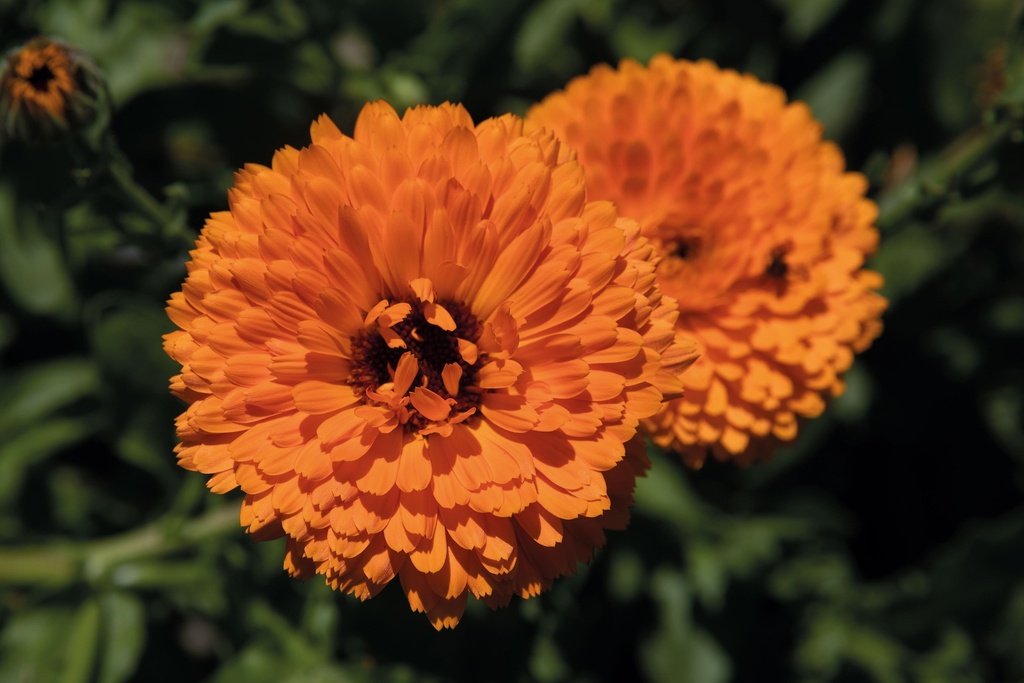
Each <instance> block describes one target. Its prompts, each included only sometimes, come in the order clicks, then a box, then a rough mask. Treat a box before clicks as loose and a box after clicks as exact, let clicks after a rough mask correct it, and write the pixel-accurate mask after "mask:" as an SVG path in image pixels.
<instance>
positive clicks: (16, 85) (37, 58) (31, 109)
mask: <svg viewBox="0 0 1024 683" xmlns="http://www.w3.org/2000/svg"><path fill="white" fill-rule="evenodd" d="M104 87H105V86H104V85H103V81H102V77H101V76H100V75H99V73H98V72H97V71H96V68H95V67H94V66H93V65H92V64H91V63H90V62H89V60H88V59H87V58H86V57H85V55H83V54H82V53H81V52H79V51H77V50H73V49H71V48H69V47H68V46H66V45H64V44H62V43H59V42H56V41H52V40H50V39H49V38H34V39H33V40H31V41H29V42H28V43H26V44H25V45H23V46H22V47H21V48H18V49H15V50H12V51H11V52H10V53H8V54H7V56H6V58H5V59H4V65H3V71H2V73H0V117H2V118H0V121H2V130H3V132H4V134H6V135H7V136H9V137H22V138H27V139H34V138H47V137H53V136H55V135H56V134H58V133H60V132H62V131H64V130H66V129H67V128H68V126H69V125H82V124H85V123H87V122H88V121H90V120H91V119H92V118H94V117H95V115H96V111H97V108H96V107H97V98H98V94H99V92H100V91H101V90H102V89H103V88H104Z"/></svg>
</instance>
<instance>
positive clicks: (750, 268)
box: [527, 55, 886, 466]
mask: <svg viewBox="0 0 1024 683" xmlns="http://www.w3.org/2000/svg"><path fill="white" fill-rule="evenodd" d="M527 120H528V129H530V128H536V129H550V130H552V131H554V132H555V133H556V134H557V135H558V136H559V138H560V139H561V140H563V141H564V142H565V143H566V145H567V147H568V149H567V150H566V153H567V154H568V153H571V152H569V150H574V151H575V152H576V153H578V158H579V161H580V163H581V164H582V165H583V167H584V169H585V173H586V178H587V191H588V195H589V196H590V197H591V198H594V199H606V200H610V201H612V202H614V203H615V204H616V206H617V208H618V210H619V213H620V214H621V215H623V216H629V217H632V218H635V219H636V220H637V221H639V223H640V224H641V227H642V230H643V234H644V235H645V236H647V237H648V238H649V239H650V240H651V241H652V242H653V243H654V244H655V245H656V246H657V248H658V250H659V252H660V254H661V256H662V260H661V263H660V266H659V268H658V280H659V282H660V285H661V288H662V289H663V290H664V292H665V293H666V295H669V296H673V297H675V298H676V299H678V301H679V308H680V316H679V319H678V328H679V330H680V331H684V332H686V333H688V334H691V335H692V336H693V337H694V338H695V339H696V340H697V344H698V347H699V352H700V358H699V360H698V361H697V362H696V363H695V365H694V367H693V368H692V369H691V370H690V371H689V372H687V373H686V374H685V375H684V376H683V384H684V387H685V392H684V394H683V396H681V397H679V398H676V399H674V400H672V401H670V402H669V403H667V404H666V407H665V408H664V409H663V410H662V411H661V412H660V413H659V414H658V415H656V416H655V417H653V418H648V419H646V420H645V426H646V428H647V429H648V430H649V431H650V433H651V435H652V437H653V439H654V440H655V441H656V442H657V443H659V444H660V445H662V446H666V447H671V448H674V449H676V450H677V451H679V452H680V453H681V454H682V456H683V458H684V459H685V460H686V462H688V463H689V464H691V465H694V466H699V465H700V464H701V463H703V462H704V460H705V458H706V457H707V455H708V454H709V453H710V454H711V455H713V456H714V457H716V458H719V459H733V460H736V461H738V462H741V463H749V462H752V461H754V460H757V459H760V458H764V457H767V456H768V454H770V452H771V451H772V449H773V448H774V447H775V446H776V445H777V444H778V443H779V442H783V441H788V440H791V439H793V438H794V437H795V436H796V434H797V429H798V422H799V420H800V418H811V417H815V416H817V415H818V414H819V413H821V411H822V410H823V408H824V407H825V402H826V400H827V399H828V398H830V397H835V396H838V395H839V394H841V393H842V392H843V390H844V383H843V380H842V373H843V372H844V371H846V370H847V369H849V367H850V365H851V363H852V362H853V358H854V355H855V354H856V353H859V352H861V351H863V350H865V349H866V348H867V347H868V346H869V345H870V344H871V342H872V341H873V340H874V339H875V337H877V336H878V334H879V333H880V332H881V322H880V316H881V314H882V312H883V311H884V309H885V307H886V302H885V300H884V299H883V298H882V297H881V296H880V295H879V294H878V293H877V290H878V289H879V288H880V287H881V285H882V279H881V276H880V275H879V274H878V273H875V272H873V271H871V270H868V269H865V268H864V262H865V259H866V258H867V256H869V255H870V254H871V253H872V252H873V251H874V249H875V247H876V245H877V242H878V231H877V229H876V228H875V226H874V221H875V218H876V215H877V209H876V207H875V205H874V204H873V203H872V202H871V201H869V200H868V199H866V198H865V197H864V193H865V191H866V189H867V182H866V180H865V178H864V177H863V176H861V175H860V174H857V173H849V172H846V171H845V168H844V159H843V156H842V154H841V152H840V151H839V149H838V147H837V146H836V145H834V144H833V143H831V142H827V141H823V140H822V127H821V125H820V124H819V123H818V122H817V121H815V120H814V119H813V117H812V116H811V113H810V111H809V109H808V108H807V106H805V105H804V104H802V103H799V102H794V103H789V104H787V102H786V97H785V94H784V93H783V92H782V90H781V89H779V88H777V87H775V86H772V85H768V84H764V83H761V82H759V81H757V80H756V79H755V78H753V77H751V76H747V75H741V74H738V73H736V72H733V71H728V70H722V69H719V68H718V67H716V66H715V65H714V64H711V63H710V62H706V61H704V62H696V63H694V62H688V61H682V60H674V59H672V58H671V57H668V56H666V55H659V56H657V57H655V58H654V59H653V60H652V61H651V62H650V64H649V66H647V67H644V66H642V65H640V64H638V63H636V62H634V61H631V60H625V61H623V62H622V63H621V64H620V65H619V67H618V68H617V69H615V68H612V67H610V66H607V65H602V66H598V67H596V68H594V69H593V70H592V71H591V72H590V73H589V74H588V75H585V76H581V77H579V78H577V79H575V80H574V81H572V82H571V83H570V84H569V85H568V86H567V87H566V89H565V90H564V91H561V92H558V93H555V94H552V95H550V96H549V97H547V98H546V99H545V100H544V101H543V102H542V103H540V104H539V105H537V106H535V107H534V108H533V109H532V110H531V111H530V112H529V113H528V115H527Z"/></svg>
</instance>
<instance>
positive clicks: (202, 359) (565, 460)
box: [165, 102, 693, 628]
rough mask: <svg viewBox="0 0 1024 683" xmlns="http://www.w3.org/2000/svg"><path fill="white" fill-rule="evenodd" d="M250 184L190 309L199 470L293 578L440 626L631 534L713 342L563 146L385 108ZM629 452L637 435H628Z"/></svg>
mask: <svg viewBox="0 0 1024 683" xmlns="http://www.w3.org/2000/svg"><path fill="white" fill-rule="evenodd" d="M311 133H312V144H311V145H310V146H309V147H305V148H303V149H302V150H295V149H292V148H284V149H282V150H280V151H278V152H277V154H275V156H274V160H273V165H272V168H266V167H263V166H257V165H248V166H246V167H245V168H244V170H242V171H240V172H239V173H238V174H237V176H236V184H235V188H234V189H233V190H232V191H231V193H230V197H229V198H230V205H231V210H230V211H229V212H221V213H215V214H213V215H212V216H211V217H210V219H209V220H208V221H207V223H206V226H205V227H204V228H203V231H202V234H201V235H200V237H199V240H198V241H197V245H196V249H195V250H194V251H193V252H192V261H191V262H190V263H189V264H188V269H189V274H188V278H187V279H186V281H185V284H184V286H183V288H182V291H181V292H176V293H175V294H174V295H173V296H172V297H171V300H170V302H169V307H168V313H169V315H170V317H171V318H172V319H173V321H174V322H175V323H176V324H177V326H178V327H179V328H180V330H179V331H175V332H172V333H170V334H169V335H167V337H166V344H165V347H166V350H167V352H168V353H169V354H170V356H171V357H172V358H174V359H175V360H177V361H179V362H180V363H181V364H182V371H181V374H180V375H178V376H176V377H174V378H173V379H172V381H171V388H172V390H173V392H174V393H175V394H177V395H178V396H180V397H181V398H183V399H185V400H186V401H187V402H188V403H189V404H190V405H189V407H188V409H187V410H186V412H185V413H184V414H183V415H182V416H181V417H180V418H179V420H178V434H179V436H180V438H181V440H182V443H181V444H180V446H179V448H178V453H179V461H180V464H181V465H182V466H183V467H185V468H187V469H191V470H196V471H199V472H204V473H206V474H211V475H213V477H212V479H211V480H210V482H209V485H210V487H211V488H212V489H213V490H214V491H215V492H218V493H223V492H226V491H229V490H231V489H233V488H235V487H236V486H238V487H241V489H242V490H243V491H244V492H245V494H246V496H245V500H244V502H243V504H242V512H241V522H242V524H243V526H245V527H247V528H248V530H249V532H250V533H252V534H254V535H255V536H256V537H257V538H259V539H265V538H273V537H277V536H281V535H286V536H287V538H288V552H287V557H286V559H285V567H286V568H287V569H288V571H289V572H290V573H292V574H293V575H295V576H301V577H306V576H309V575H311V574H313V573H319V574H324V575H325V577H326V580H327V582H328V583H329V584H330V585H331V586H333V587H335V588H337V589H340V590H345V591H348V592H351V593H354V594H355V595H357V596H358V597H360V598H362V599H365V598H369V597H371V596H373V595H375V594H376V593H377V592H378V591H380V590H381V589H382V588H383V587H384V585H385V584H387V583H388V582H389V581H391V580H392V579H393V578H394V577H395V576H398V577H399V580H400V582H401V584H402V587H403V588H404V590H405V592H406V595H407V597H408V600H409V604H410V606H411V607H412V608H413V609H414V610H416V611H422V612H426V613H427V615H428V617H429V618H430V620H431V622H432V623H433V625H434V626H435V628H441V627H442V626H445V627H451V626H454V625H455V624H456V623H457V622H458V620H459V618H460V616H461V614H462V611H463V608H464V606H465V603H466V598H467V595H468V593H473V594H474V595H475V596H477V597H478V598H481V599H483V600H484V601H485V602H487V604H489V605H491V606H492V607H497V606H500V605H503V604H506V603H507V602H508V601H509V600H510V598H511V596H512V595H513V594H517V595H521V596H523V597H528V596H531V595H534V594H536V593H538V592H540V591H541V590H544V589H545V588H547V587H548V586H549V585H550V584H551V581H552V580H553V579H554V578H556V577H557V576H559V575H562V574H567V573H572V572H574V571H575V569H576V563H577V562H578V561H580V560H583V561H585V560H587V559H589V556H590V554H591V553H592V552H593V550H594V548H595V547H597V546H599V545H601V544H602V543H603V542H604V533H603V530H604V529H606V528H619V527H621V526H623V525H624V523H625V521H626V519H627V517H628V507H629V504H630V503H631V496H632V490H633V485H634V480H635V477H636V475H637V474H638V473H640V472H642V471H643V469H644V468H645V467H646V459H645V456H644V453H643V450H642V443H641V442H640V441H639V440H638V439H634V435H635V434H636V432H637V429H638V426H639V421H640V420H641V419H643V418H647V417H651V416H653V415H654V414H655V413H656V412H657V411H658V409H659V408H660V407H661V403H662V399H663V396H665V395H675V394H677V393H678V391H679V390H680V384H679V380H678V376H677V375H678V373H679V372H681V371H682V369H683V368H685V367H686V365H687V364H688V363H689V362H691V361H692V357H693V353H692V347H690V348H687V347H686V346H685V345H682V344H680V345H673V340H674V338H675V336H676V333H675V329H674V324H675V318H676V312H675V310H676V309H675V302H674V301H672V300H670V299H668V298H663V297H662V296H661V294H660V291H659V290H658V288H657V286H656V284H655V276H654V268H655V265H656V263H655V261H654V260H653V258H652V256H653V252H654V249H653V247H652V246H651V245H650V243H648V242H647V240H645V239H644V238H643V237H641V236H640V234H639V226H637V225H636V223H634V222H632V221H622V220H619V219H617V217H616V213H615V210H614V208H613V207H612V205H611V204H610V203H607V202H602V203H586V201H585V196H584V186H583V173H582V170H581V169H580V167H579V165H578V164H577V163H576V162H575V161H574V160H571V159H568V160H565V161H561V162H560V161H558V157H559V145H558V143H557V142H556V141H555V139H554V138H553V136H551V135H550V134H547V133H535V134H531V135H524V133H523V121H522V120H521V119H518V118H516V117H513V116H505V117H502V118H499V119H491V120H488V121H485V122H483V123H481V124H480V125H478V126H474V124H473V121H472V120H471V119H470V117H469V115H468V114H467V113H466V111H465V110H464V109H463V108H462V107H460V106H453V105H442V106H440V107H418V108H415V109H411V110H409V111H408V112H407V113H406V114H405V116H404V117H402V118H401V119H400V118H399V117H398V115H397V114H396V113H395V111H394V110H393V109H392V108H391V107H390V106H388V105H387V104H385V103H383V102H378V103H375V104H370V105H367V106H366V107H365V108H364V109H363V111H362V113H361V114H360V116H359V120H358V121H357V123H356V127H355V133H354V136H353V137H351V138H350V137H347V136H345V135H343V134H341V133H340V132H339V131H338V129H337V128H336V127H335V126H334V124H333V123H332V122H331V121H330V120H329V119H328V118H326V117H321V118H320V119H319V120H318V121H316V122H315V123H314V124H313V126H312V131H311ZM631 439H632V440H633V441H632V443H631V444H630V447H629V449H628V455H627V449H626V448H625V447H624V444H626V443H627V442H630V441H631Z"/></svg>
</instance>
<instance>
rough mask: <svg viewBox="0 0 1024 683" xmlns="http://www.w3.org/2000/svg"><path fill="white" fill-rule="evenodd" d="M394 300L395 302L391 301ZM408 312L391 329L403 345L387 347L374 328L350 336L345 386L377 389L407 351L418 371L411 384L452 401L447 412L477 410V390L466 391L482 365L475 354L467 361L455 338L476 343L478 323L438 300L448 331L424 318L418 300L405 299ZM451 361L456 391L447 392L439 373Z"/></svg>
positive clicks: (461, 309)
mask: <svg viewBox="0 0 1024 683" xmlns="http://www.w3.org/2000/svg"><path fill="white" fill-rule="evenodd" d="M393 303H400V302H397V301H396V302H393ZM406 303H408V304H410V305H411V306H412V312H411V313H410V314H409V315H408V316H406V318H405V319H404V320H402V321H401V322H399V323H397V324H396V325H394V326H392V327H391V330H392V331H393V332H394V333H395V334H397V335H398V336H399V337H401V339H402V341H404V342H405V348H401V347H398V348H392V347H390V346H388V345H387V341H385V339H384V338H383V337H382V336H381V335H380V334H379V332H378V331H377V330H376V329H374V330H372V331H369V332H361V333H360V334H359V335H357V336H356V337H355V338H353V340H352V371H351V376H350V379H349V384H351V385H352V386H354V387H357V388H359V389H363V390H364V391H365V390H370V391H376V390H377V388H378V387H379V386H380V385H382V384H384V383H386V382H390V381H392V380H393V379H394V371H395V367H396V366H397V365H398V361H399V359H401V357H402V356H403V355H404V354H406V353H411V354H413V355H414V356H415V357H416V360H417V361H418V364H419V372H418V373H417V375H416V379H415V380H414V381H413V384H412V386H413V388H415V387H418V386H424V379H425V380H426V383H425V386H426V388H427V389H430V390H431V391H433V392H434V393H436V394H437V395H439V396H441V397H442V398H453V399H455V406H454V407H453V408H452V412H453V413H457V412H462V411H466V410H469V409H470V408H477V407H479V405H480V392H479V391H472V390H467V387H470V386H473V385H475V384H476V372H477V370H479V369H480V367H481V366H482V365H483V363H484V358H483V356H482V355H481V356H480V357H478V358H476V361H475V362H474V363H469V362H468V361H466V359H464V358H463V357H462V354H461V353H459V339H460V338H461V339H464V340H466V341H470V342H472V343H474V344H475V343H476V342H477V340H478V339H479V337H480V323H479V322H478V321H477V319H476V316H474V315H473V314H472V313H470V312H469V311H468V310H466V309H465V308H464V307H463V306H461V305H460V304H458V303H456V302H454V301H438V304H440V305H441V306H444V308H445V310H447V311H448V312H449V313H450V314H451V316H452V319H453V320H454V321H455V330H453V331H451V332H449V331H447V330H443V329H441V328H440V327H438V326H436V325H433V324H431V323H429V322H427V320H426V318H425V317H424V315H423V309H422V304H421V303H420V302H419V301H414V300H407V301H406ZM449 363H455V364H457V365H459V366H460V367H461V368H462V379H461V380H460V381H459V391H458V392H457V393H456V394H455V395H453V394H451V393H449V392H448V389H447V388H446V387H445V384H444V380H443V378H442V376H441V373H442V371H443V370H444V368H445V366H446V365H448V364H449Z"/></svg>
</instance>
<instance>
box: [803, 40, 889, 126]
mask: <svg viewBox="0 0 1024 683" xmlns="http://www.w3.org/2000/svg"><path fill="white" fill-rule="evenodd" d="M870 72H871V62H870V60H869V59H868V58H867V56H865V55H864V54H863V53H861V52H853V51H851V52H844V53H843V54H841V55H839V56H838V57H836V58H835V59H833V60H832V61H831V62H829V63H828V64H827V65H825V66H824V67H823V68H821V69H820V70H818V72H817V73H816V74H815V75H814V76H813V77H812V78H811V79H810V80H808V81H807V82H806V83H804V84H803V86H801V88H800V89H799V90H797V92H796V94H795V99H798V100H803V101H804V102H806V103H807V105H808V106H809V107H810V108H811V111H812V112H813V113H814V118H816V119H818V120H819V121H821V123H822V124H823V125H824V126H825V131H824V136H825V138H827V139H829V140H842V139H843V138H844V137H845V136H846V134H847V133H848V132H849V131H850V128H851V127H852V126H853V124H854V122H855V121H857V120H858V118H859V117H860V113H861V110H862V109H863V106H864V102H865V100H866V95H867V88H868V76H869V75H870Z"/></svg>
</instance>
